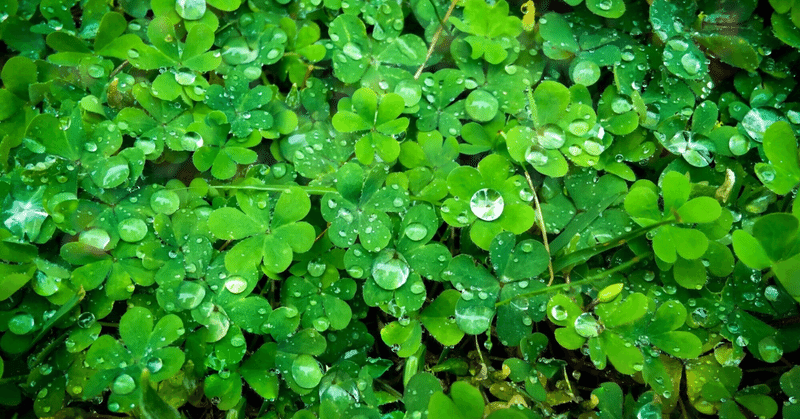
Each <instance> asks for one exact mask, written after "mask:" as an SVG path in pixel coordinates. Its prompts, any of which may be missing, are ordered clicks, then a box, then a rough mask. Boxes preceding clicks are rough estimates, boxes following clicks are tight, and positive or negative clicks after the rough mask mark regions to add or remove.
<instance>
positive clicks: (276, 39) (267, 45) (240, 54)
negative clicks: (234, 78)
mask: <svg viewBox="0 0 800 419" xmlns="http://www.w3.org/2000/svg"><path fill="white" fill-rule="evenodd" d="M274 19H275V18H274V17H271V16H269V15H267V14H264V13H246V14H242V15H241V17H240V18H239V19H238V21H237V22H236V23H237V24H236V25H234V26H232V27H231V28H229V29H227V30H225V31H223V32H222V33H221V34H220V36H218V37H217V38H216V39H215V42H216V43H217V44H218V45H220V47H221V50H222V53H221V56H222V61H223V62H224V63H225V64H227V65H229V66H241V67H242V68H244V70H245V71H246V72H248V73H253V75H254V76H255V77H251V78H253V79H255V78H258V76H260V75H261V67H262V66H264V65H272V64H275V63H277V62H278V61H280V60H281V59H282V58H283V54H284V50H285V49H286V44H287V42H288V41H289V37H288V36H287V33H286V32H285V30H284V28H282V27H281V26H279V25H278V22H276V21H274ZM320 58H321V57H320Z"/></svg>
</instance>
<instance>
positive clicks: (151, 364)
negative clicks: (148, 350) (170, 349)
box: [147, 357, 164, 373]
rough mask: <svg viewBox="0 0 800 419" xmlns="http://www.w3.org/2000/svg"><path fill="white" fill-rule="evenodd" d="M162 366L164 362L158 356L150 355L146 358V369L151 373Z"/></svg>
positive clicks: (157, 370) (159, 369)
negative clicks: (150, 356)
mask: <svg viewBox="0 0 800 419" xmlns="http://www.w3.org/2000/svg"><path fill="white" fill-rule="evenodd" d="M163 366H164V362H163V361H162V360H161V358H159V357H152V358H150V359H149V360H147V369H148V370H150V372H152V373H157V372H159V371H161V368H162V367H163Z"/></svg>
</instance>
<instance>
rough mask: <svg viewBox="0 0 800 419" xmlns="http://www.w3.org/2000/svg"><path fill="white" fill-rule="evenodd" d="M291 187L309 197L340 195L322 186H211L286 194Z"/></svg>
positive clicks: (334, 190)
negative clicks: (298, 189)
mask: <svg viewBox="0 0 800 419" xmlns="http://www.w3.org/2000/svg"><path fill="white" fill-rule="evenodd" d="M290 186H294V187H298V188H300V189H302V190H304V191H305V192H306V193H307V194H309V195H325V194H326V193H339V191H337V190H336V189H334V188H325V187H321V186H300V185H263V186H255V185H227V186H225V185H220V186H213V185H212V186H210V187H211V188H214V189H234V190H245V191H262V192H284V191H286V189H287V188H288V187H290Z"/></svg>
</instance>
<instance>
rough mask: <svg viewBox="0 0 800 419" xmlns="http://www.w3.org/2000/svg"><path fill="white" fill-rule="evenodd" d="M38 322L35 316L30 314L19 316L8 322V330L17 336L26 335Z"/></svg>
mask: <svg viewBox="0 0 800 419" xmlns="http://www.w3.org/2000/svg"><path fill="white" fill-rule="evenodd" d="M35 325H36V321H35V320H34V318H33V316H31V315H30V314H28V313H22V314H17V315H16V316H14V317H12V318H11V319H9V320H8V330H9V331H11V333H14V334H16V335H24V334H27V333H30V331H31V330H33V327H34V326H35Z"/></svg>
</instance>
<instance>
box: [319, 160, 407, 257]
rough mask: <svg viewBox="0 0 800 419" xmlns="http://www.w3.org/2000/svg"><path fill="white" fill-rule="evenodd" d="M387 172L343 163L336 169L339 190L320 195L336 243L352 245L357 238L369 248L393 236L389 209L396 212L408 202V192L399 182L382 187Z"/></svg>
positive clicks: (376, 248)
mask: <svg viewBox="0 0 800 419" xmlns="http://www.w3.org/2000/svg"><path fill="white" fill-rule="evenodd" d="M385 176H386V173H385V172H384V171H383V170H382V169H380V168H376V169H373V170H371V171H365V170H364V169H363V168H362V167H361V166H360V165H358V164H356V163H346V164H345V165H343V166H342V167H341V168H339V170H338V172H337V173H336V180H337V182H336V189H337V190H338V191H339V193H338V194H337V193H327V194H325V195H323V197H322V205H321V211H322V217H323V218H324V219H325V220H326V221H328V222H330V223H331V225H330V227H329V228H328V237H329V238H330V240H331V243H333V244H334V245H335V246H338V247H349V246H352V245H353V244H354V243H355V241H356V238H359V239H360V242H361V245H362V246H364V248H366V249H367V250H368V251H370V252H378V251H380V250H381V249H383V248H384V247H386V246H387V245H388V244H389V242H390V241H391V238H392V233H391V232H392V227H391V224H392V221H391V219H390V218H389V215H388V214H387V213H388V212H398V211H400V210H401V209H402V208H403V207H404V205H407V203H408V193H407V192H406V191H404V190H402V189H401V188H400V187H399V185H397V184H394V185H392V186H390V187H381V185H382V184H383V183H384V179H385Z"/></svg>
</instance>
